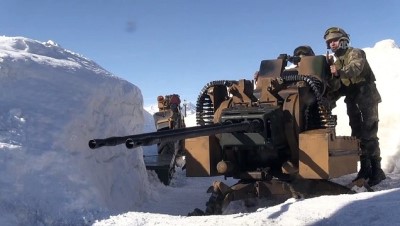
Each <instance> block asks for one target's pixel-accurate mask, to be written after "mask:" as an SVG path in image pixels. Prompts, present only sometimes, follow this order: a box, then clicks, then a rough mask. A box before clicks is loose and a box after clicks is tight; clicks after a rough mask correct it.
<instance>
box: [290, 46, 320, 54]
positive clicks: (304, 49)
mask: <svg viewBox="0 0 400 226" xmlns="http://www.w3.org/2000/svg"><path fill="white" fill-rule="evenodd" d="M293 56H296V57H303V56H315V53H314V51H313V50H312V48H311V46H307V45H304V46H299V47H297V48H296V49H294V51H293Z"/></svg>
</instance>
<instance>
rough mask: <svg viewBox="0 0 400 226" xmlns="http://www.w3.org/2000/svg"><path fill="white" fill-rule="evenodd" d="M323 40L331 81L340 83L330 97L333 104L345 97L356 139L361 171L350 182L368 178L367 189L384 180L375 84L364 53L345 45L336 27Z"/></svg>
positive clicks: (345, 37) (342, 33)
mask: <svg viewBox="0 0 400 226" xmlns="http://www.w3.org/2000/svg"><path fill="white" fill-rule="evenodd" d="M324 39H325V42H326V45H327V48H328V49H331V50H332V52H333V53H334V55H335V57H336V61H335V62H334V63H333V64H332V65H331V66H330V71H331V73H332V75H333V76H334V78H337V79H339V80H340V84H341V86H340V88H339V90H338V91H337V92H335V93H336V94H335V95H334V96H335V97H334V98H335V101H336V100H337V99H339V98H340V97H341V96H345V100H344V102H345V103H346V106H347V115H348V116H349V124H350V127H351V130H352V132H351V135H352V136H355V137H357V138H358V139H360V146H361V156H360V162H361V169H360V171H359V172H358V174H357V177H356V178H355V179H354V181H355V180H358V179H361V178H364V179H368V184H369V185H370V186H373V185H376V184H379V183H380V182H381V181H382V180H384V179H385V178H386V176H385V173H384V172H383V170H382V169H381V157H380V149H379V141H378V136H377V133H378V121H379V118H378V103H380V102H381V96H380V94H379V92H378V90H377V88H376V85H375V76H374V73H373V72H372V70H371V67H370V65H369V63H368V61H367V58H366V55H365V52H364V51H363V50H361V49H357V48H352V47H350V46H349V42H350V37H349V35H348V34H347V33H346V32H345V31H344V30H343V29H341V28H339V27H331V28H329V29H327V30H326V32H325V34H324Z"/></svg>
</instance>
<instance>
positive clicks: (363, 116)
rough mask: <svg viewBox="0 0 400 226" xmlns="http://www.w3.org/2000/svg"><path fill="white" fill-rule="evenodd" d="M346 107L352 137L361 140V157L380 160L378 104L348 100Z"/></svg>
mask: <svg viewBox="0 0 400 226" xmlns="http://www.w3.org/2000/svg"><path fill="white" fill-rule="evenodd" d="M345 101H346V100H345ZM346 106H347V115H348V116H349V125H350V127H351V135H352V136H355V137H357V138H358V139H360V146H361V155H364V156H368V157H369V158H379V156H380V148H379V139H378V135H377V134H378V122H379V118H378V104H371V103H370V104H363V103H356V102H353V101H348V100H347V101H346Z"/></svg>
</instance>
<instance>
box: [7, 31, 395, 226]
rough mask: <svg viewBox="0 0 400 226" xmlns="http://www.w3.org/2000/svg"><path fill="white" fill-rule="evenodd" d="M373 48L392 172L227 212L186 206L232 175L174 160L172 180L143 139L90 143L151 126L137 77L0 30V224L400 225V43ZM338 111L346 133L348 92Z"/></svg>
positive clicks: (200, 203)
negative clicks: (368, 188) (376, 180)
mask: <svg viewBox="0 0 400 226" xmlns="http://www.w3.org/2000/svg"><path fill="white" fill-rule="evenodd" d="M365 51H366V53H367V56H368V59H369V61H370V64H371V66H372V68H373V70H374V71H375V74H376V77H377V85H378V89H379V90H380V92H381V95H382V98H383V103H382V104H380V106H379V107H380V130H379V136H380V142H381V150H382V157H383V166H384V169H385V171H386V172H387V173H388V179H386V180H385V181H383V182H382V183H381V184H379V185H377V186H375V187H374V189H375V190H376V191H375V192H364V193H359V194H355V195H340V196H322V197H318V198H312V199H306V200H294V199H289V200H287V201H286V202H285V203H282V204H279V205H276V206H272V207H268V208H266V207H262V206H259V207H258V208H256V209H253V210H250V212H249V210H247V209H245V208H244V207H243V205H242V203H241V202H235V203H233V204H232V205H231V206H229V208H228V209H227V210H226V212H225V215H222V216H201V217H187V216H186V215H187V213H188V212H190V211H192V210H193V209H194V208H201V209H204V205H205V202H206V201H207V200H208V198H209V194H207V193H206V192H205V191H206V190H207V188H208V187H209V186H210V185H211V183H212V181H213V180H223V178H186V177H185V175H184V174H185V173H184V172H183V171H181V170H180V169H177V173H176V175H175V178H174V179H173V181H172V184H171V186H169V187H166V186H164V185H162V184H161V183H160V182H159V181H158V180H157V179H156V176H155V175H154V173H152V172H147V171H146V170H145V166H144V163H143V157H142V155H143V149H142V148H137V149H134V150H127V149H126V148H125V147H124V146H116V147H103V148H101V149H98V150H91V149H89V148H88V145H87V142H88V140H90V139H93V138H104V137H109V136H124V135H128V134H135V133H141V132H143V131H148V130H151V129H152V128H151V127H152V125H151V124H152V122H151V115H150V114H149V113H148V112H146V111H143V106H142V96H141V92H140V89H139V88H140V87H139V88H138V87H136V86H135V85H133V84H131V83H129V82H127V81H125V80H123V79H120V78H117V77H115V76H113V75H112V74H110V73H109V72H107V71H105V70H104V69H103V68H101V67H100V66H99V65H97V64H96V63H95V62H93V61H91V60H89V59H86V58H84V57H82V56H80V55H79V54H76V53H73V52H71V51H68V50H65V49H63V48H62V47H60V46H58V45H57V44H56V43H55V42H53V41H48V42H44V43H42V42H39V41H35V40H31V39H28V38H23V37H0V225H91V224H95V225H184V224H190V225H395V224H398V222H399V221H400V217H399V216H398V206H399V205H400V198H399V197H400V189H399V188H400V174H399V173H400V161H399V157H400V156H399V155H400V154H399V153H400V152H399V148H400V142H399V141H400V139H399V137H398V133H397V131H399V129H400V121H399V115H400V108H398V107H397V106H396V103H397V101H396V97H397V95H395V92H396V87H397V86H396V85H397V84H399V83H397V82H398V81H400V69H399V68H398V67H397V63H398V59H400V49H399V48H398V46H397V45H396V44H395V42H394V41H393V40H383V41H381V42H378V43H376V45H375V46H374V47H372V48H365ZM260 60H261V59H260ZM249 73H250V72H249ZM249 78H251V76H250V75H249ZM227 79H229V78H227ZM176 92H177V93H179V90H177V91H176ZM159 95H166V94H159ZM154 98H156V97H154ZM334 113H335V114H337V115H338V119H339V126H338V127H337V133H338V134H342V135H348V134H349V128H348V126H347V121H346V120H347V116H346V114H345V107H344V105H343V103H342V102H340V103H339V105H338V107H337V108H336V109H335V111H334ZM186 123H187V124H189V125H193V124H194V116H193V115H189V117H188V118H187V119H186ZM353 177H354V175H347V176H345V177H342V178H339V179H337V180H336V181H337V182H339V183H347V182H349V181H351V179H352V178H353ZM233 182H234V181H232V180H228V181H226V183H227V184H231V183H233Z"/></svg>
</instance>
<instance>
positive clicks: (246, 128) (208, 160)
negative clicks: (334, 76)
mask: <svg viewBox="0 0 400 226" xmlns="http://www.w3.org/2000/svg"><path fill="white" fill-rule="evenodd" d="M281 56H283V57H280V58H279V59H274V60H264V61H262V62H261V65H260V70H259V76H258V79H257V82H256V84H254V82H253V81H250V80H246V79H243V80H239V81H232V80H220V81H213V82H210V83H208V84H206V86H204V88H203V89H202V90H201V92H200V95H199V97H198V99H197V105H196V121H197V124H198V126H196V127H192V128H182V129H176V130H172V131H159V132H155V133H148V134H139V135H133V136H127V137H113V138H108V139H109V140H108V139H105V140H93V141H90V142H89V146H91V147H97V146H100V145H101V144H103V145H108V144H109V145H115V144H118V143H123V141H125V145H126V147H127V148H133V147H137V146H140V145H149V144H152V143H159V142H169V141H178V140H185V151H186V175H187V176H189V177H204V176H219V175H223V176H225V177H233V178H236V179H238V183H237V184H235V185H233V186H227V185H226V184H224V183H223V182H214V184H213V186H211V187H210V189H209V192H211V193H212V195H211V198H210V200H209V201H208V202H207V205H206V210H205V211H202V210H200V209H196V210H195V211H194V212H192V213H191V214H190V215H203V214H220V213H222V211H223V209H224V208H225V207H226V206H227V205H228V204H229V202H231V201H234V200H242V199H249V198H255V197H258V198H268V199H270V200H276V201H283V200H286V199H288V198H290V197H312V196H317V195H324V194H342V193H351V190H350V189H349V188H348V187H346V186H342V185H339V184H336V183H333V182H331V181H329V179H331V178H335V177H339V176H342V175H346V174H350V173H355V172H357V161H358V155H359V141H358V140H357V139H356V138H354V137H347V136H336V133H335V126H336V117H335V116H334V115H332V113H331V109H330V102H329V100H328V99H327V98H326V96H327V93H329V92H330V91H331V90H329V87H328V86H327V84H328V82H329V79H330V78H331V76H330V74H329V72H328V70H327V67H328V65H327V62H326V59H325V57H324V56H307V57H302V58H301V59H297V60H299V62H298V67H297V68H295V69H290V70H286V69H285V67H286V66H287V63H288V62H289V61H290V60H291V59H292V58H291V57H290V56H287V55H281ZM254 86H255V88H254Z"/></svg>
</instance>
